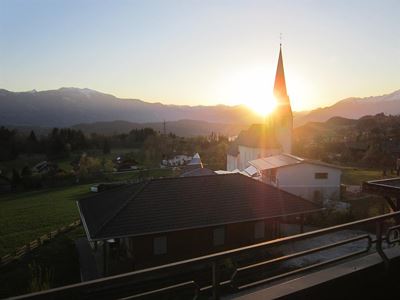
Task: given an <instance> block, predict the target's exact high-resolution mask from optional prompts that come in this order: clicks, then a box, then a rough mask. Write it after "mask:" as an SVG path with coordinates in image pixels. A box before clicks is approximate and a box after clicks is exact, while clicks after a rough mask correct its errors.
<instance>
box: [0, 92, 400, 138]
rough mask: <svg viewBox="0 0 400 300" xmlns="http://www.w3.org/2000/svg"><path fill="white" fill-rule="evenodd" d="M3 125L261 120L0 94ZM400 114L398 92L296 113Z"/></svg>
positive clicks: (61, 95)
mask: <svg viewBox="0 0 400 300" xmlns="http://www.w3.org/2000/svg"><path fill="white" fill-rule="evenodd" d="M0 107H1V110H0V125H4V126H10V127H23V128H29V127H74V128H79V129H82V130H83V131H85V132H101V133H107V134H111V133H115V132H127V131H129V130H130V129H134V128H143V127H144V126H148V127H152V128H154V129H156V130H159V131H162V130H163V121H167V131H168V132H174V133H176V134H178V135H184V136H188V135H197V134H209V133H211V131H214V132H220V133H223V134H228V135H235V134H237V133H238V132H239V131H240V130H241V129H242V128H245V127H246V126H248V125H249V124H252V123H259V122H261V121H262V118H261V117H260V116H259V115H257V114H255V113H254V112H253V111H252V110H251V109H249V108H247V107H246V106H245V105H237V106H227V105H214V106H201V105H200V106H187V105H165V104H161V103H149V102H145V101H142V100H138V99H121V98H117V97H115V96H113V95H109V94H105V93H101V92H98V91H95V90H91V89H86V88H85V89H79V88H60V89H58V90H48V91H40V92H38V91H35V90H33V91H29V92H11V91H8V90H5V89H0ZM382 112H383V113H385V114H392V115H396V114H400V90H398V91H395V92H393V93H391V94H387V95H382V96H374V97H366V98H354V97H353V98H347V99H343V100H341V101H338V102H337V103H335V104H334V105H332V106H328V107H324V108H318V109H315V110H312V111H309V112H295V113H294V124H295V126H300V125H303V124H306V123H307V122H324V121H326V120H328V119H330V118H332V117H335V116H341V117H345V118H349V119H358V118H360V117H362V116H365V115H375V114H378V113H382Z"/></svg>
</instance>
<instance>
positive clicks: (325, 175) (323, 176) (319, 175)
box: [315, 173, 328, 179]
mask: <svg viewBox="0 0 400 300" xmlns="http://www.w3.org/2000/svg"><path fill="white" fill-rule="evenodd" d="M315 179H328V173H315Z"/></svg>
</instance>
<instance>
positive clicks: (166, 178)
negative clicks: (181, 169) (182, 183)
mask: <svg viewBox="0 0 400 300" xmlns="http://www.w3.org/2000/svg"><path fill="white" fill-rule="evenodd" d="M203 169H205V168H203ZM207 169H208V168H207ZM194 170H197V169H194ZM194 170H192V171H194ZM209 170H211V171H213V172H215V171H214V170H212V169H209ZM188 172H191V171H188ZM236 174H237V173H227V174H218V176H232V175H236ZM211 176H213V177H214V176H215V174H209V175H202V176H193V177H189V176H188V177H179V176H178V177H163V178H153V179H150V180H149V182H152V181H162V180H182V179H183V178H185V179H188V180H189V178H192V180H193V178H197V177H211Z"/></svg>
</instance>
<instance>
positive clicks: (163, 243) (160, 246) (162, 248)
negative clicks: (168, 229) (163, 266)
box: [153, 236, 167, 255]
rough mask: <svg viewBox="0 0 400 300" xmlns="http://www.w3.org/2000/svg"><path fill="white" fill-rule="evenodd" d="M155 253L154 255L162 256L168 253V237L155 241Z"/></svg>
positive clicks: (160, 237) (159, 237) (156, 238)
mask: <svg viewBox="0 0 400 300" xmlns="http://www.w3.org/2000/svg"><path fill="white" fill-rule="evenodd" d="M153 253H154V255H161V254H165V253H167V237H166V236H158V237H155V238H154V239H153Z"/></svg>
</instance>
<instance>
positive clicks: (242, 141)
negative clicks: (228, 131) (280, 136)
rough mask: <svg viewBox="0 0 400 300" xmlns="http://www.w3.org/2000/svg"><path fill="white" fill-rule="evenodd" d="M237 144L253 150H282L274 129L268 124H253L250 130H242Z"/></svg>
mask: <svg viewBox="0 0 400 300" xmlns="http://www.w3.org/2000/svg"><path fill="white" fill-rule="evenodd" d="M235 142H236V144H237V145H242V146H247V147H251V148H261V149H274V148H275V149H277V148H280V145H279V143H278V141H277V140H276V136H275V132H274V129H273V128H272V127H271V126H269V125H267V124H253V125H251V126H250V127H249V129H247V130H242V131H241V132H240V134H239V136H238V138H237V139H236V141H235Z"/></svg>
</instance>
